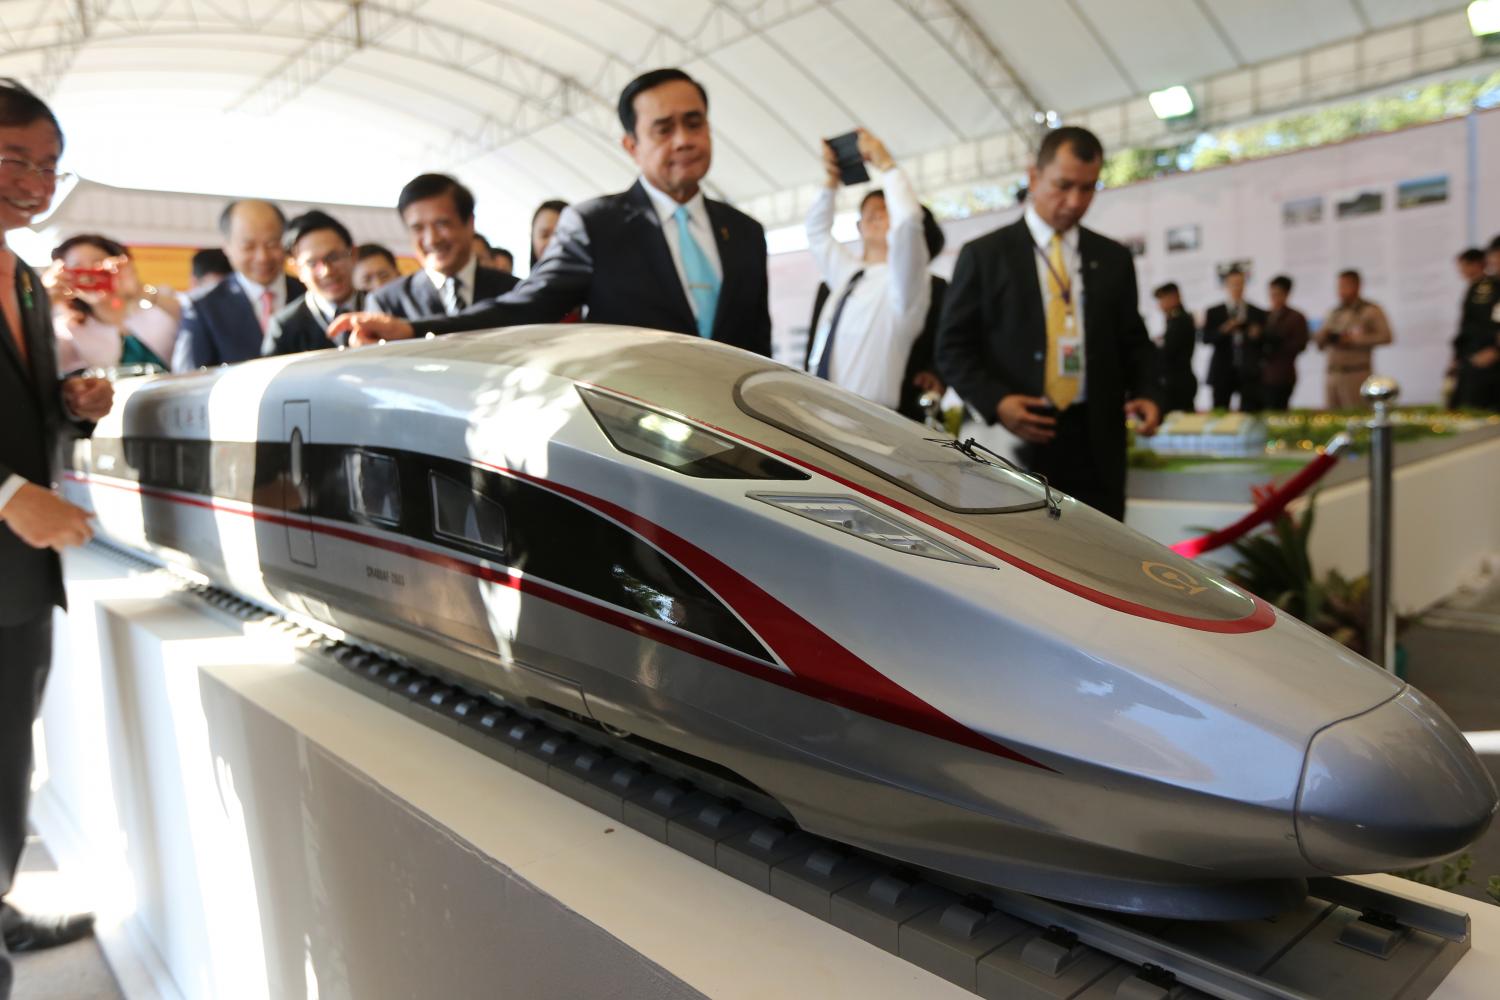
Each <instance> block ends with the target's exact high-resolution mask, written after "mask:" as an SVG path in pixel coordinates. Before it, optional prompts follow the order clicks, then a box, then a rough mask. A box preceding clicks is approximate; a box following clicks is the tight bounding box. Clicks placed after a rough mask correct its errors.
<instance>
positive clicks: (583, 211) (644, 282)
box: [334, 69, 771, 356]
mask: <svg viewBox="0 0 1500 1000" xmlns="http://www.w3.org/2000/svg"><path fill="white" fill-rule="evenodd" d="M619 114H620V124H621V125H622V126H623V127H624V129H625V135H624V137H623V138H622V140H621V144H622V145H623V146H624V148H625V151H626V152H627V153H629V154H630V157H631V158H632V159H633V160H635V163H636V165H637V166H638V167H639V168H640V171H641V178H640V180H638V181H637V182H636V183H635V184H634V185H633V186H631V188H630V189H629V190H628V191H623V192H621V193H619V194H612V195H606V196H604V197H602V198H595V199H593V200H592V201H588V202H584V203H582V204H579V205H573V206H570V207H568V208H565V209H564V210H563V212H562V215H561V216H560V217H559V219H558V223H557V230H556V232H555V233H554V234H553V236H552V241H551V243H550V244H549V245H548V247H547V252H546V254H545V255H544V256H543V257H542V259H541V260H540V261H538V262H537V265H536V268H535V269H534V270H533V271H532V273H531V275H530V276H529V277H528V278H527V279H526V280H525V281H523V282H522V283H521V284H519V285H517V286H516V287H515V289H513V290H512V291H510V292H507V293H506V294H505V295H502V296H500V297H499V298H497V299H492V300H490V301H488V302H481V303H476V304H475V305H473V306H472V307H470V308H469V309H468V310H466V311H465V312H464V313H463V314H462V315H460V316H454V317H449V318H431V319H422V320H418V321H416V322H406V321H402V320H395V319H389V318H384V317H373V316H370V315H369V314H367V313H360V314H355V315H354V316H352V317H348V318H346V317H340V318H339V320H338V321H337V322H336V323H335V324H334V330H335V332H339V331H342V330H344V329H350V330H352V331H353V336H352V338H351V341H352V342H353V343H356V344H360V343H370V342H373V341H376V340H381V339H385V340H390V339H399V338H402V337H410V336H412V335H413V334H414V333H427V332H434V333H451V332H455V331H459V330H479V329H485V328H487V327H494V326H511V325H514V324H518V323H555V322H557V321H559V320H561V319H562V318H563V317H564V316H566V315H567V314H568V313H569V312H571V311H572V310H574V309H576V308H578V307H579V306H582V307H584V308H585V309H586V310H587V315H586V316H585V320H586V321H587V322H591V323H617V324H621V325H626V326H643V327H650V328H653V329H657V330H669V331H673V332H676V333H682V334H686V335H688V336H693V337H703V338H705V339H711V340H716V341H719V342H720V343H725V344H732V345H734V346H735V347H742V348H744V349H745V350H748V351H754V352H756V353H758V354H764V355H767V356H769V355H770V353H771V314H770V309H769V306H768V299H767V284H766V234H765V230H764V229H762V228H761V225H760V223H758V222H756V221H755V220H754V219H752V218H750V217H749V216H748V215H745V214H744V213H743V212H739V211H737V210H735V209H733V208H730V207H729V206H728V205H725V204H723V203H722V202H718V201H713V200H710V199H708V198H706V197H704V195H703V191H702V188H701V186H700V185H701V182H702V180H703V178H704V176H705V175H706V174H707V173H708V168H709V164H710V162H711V160H712V157H713V143H712V139H711V136H710V133H709V127H708V97H707V95H706V94H705V92H704V90H703V88H702V86H700V85H699V84H698V83H697V82H696V81H695V80H693V79H692V78H691V77H689V76H688V75H687V74H686V73H684V72H682V71H681V70H677V69H659V70H653V71H651V72H650V73H646V74H643V75H642V76H639V77H637V78H636V79H634V80H632V81H631V82H630V83H629V84H627V85H626V86H625V89H624V90H623V91H622V92H621V94H620V105H619Z"/></svg>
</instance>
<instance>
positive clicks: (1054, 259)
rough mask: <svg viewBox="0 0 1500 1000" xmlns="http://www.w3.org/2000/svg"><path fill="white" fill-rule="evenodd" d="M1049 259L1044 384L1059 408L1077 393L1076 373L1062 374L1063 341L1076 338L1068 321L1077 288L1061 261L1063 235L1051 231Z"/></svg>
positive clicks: (1067, 404) (1053, 403)
mask: <svg viewBox="0 0 1500 1000" xmlns="http://www.w3.org/2000/svg"><path fill="white" fill-rule="evenodd" d="M1048 262H1049V264H1050V265H1051V266H1049V267H1048V268H1047V374H1046V380H1045V381H1044V383H1043V385H1044V387H1045V390H1046V393H1047V398H1048V399H1050V400H1052V405H1053V406H1055V407H1057V408H1058V410H1059V411H1061V410H1066V409H1067V408H1068V407H1069V406H1071V405H1073V400H1074V398H1075V397H1076V396H1077V395H1078V376H1077V375H1076V374H1068V375H1065V374H1063V371H1062V341H1063V340H1064V339H1065V338H1076V337H1077V336H1078V334H1077V333H1076V332H1075V331H1074V329H1073V326H1072V324H1070V323H1069V322H1068V318H1069V316H1071V315H1072V312H1073V302H1074V299H1073V297H1074V296H1075V295H1076V294H1077V290H1076V289H1075V288H1073V282H1072V279H1071V278H1069V277H1068V265H1067V264H1066V263H1065V262H1064V261H1063V248H1062V237H1061V236H1060V235H1058V234H1057V233H1053V234H1052V247H1051V253H1050V254H1049V255H1048ZM1063 281H1066V282H1067V284H1063ZM1075 349H1076V347H1075Z"/></svg>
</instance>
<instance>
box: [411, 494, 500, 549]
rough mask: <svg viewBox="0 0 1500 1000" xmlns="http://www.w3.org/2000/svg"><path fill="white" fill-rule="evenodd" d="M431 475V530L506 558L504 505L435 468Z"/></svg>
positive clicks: (444, 536) (441, 535)
mask: <svg viewBox="0 0 1500 1000" xmlns="http://www.w3.org/2000/svg"><path fill="white" fill-rule="evenodd" d="M428 478H429V479H430V481H431V483H432V530H433V531H434V532H436V533H437V534H438V535H439V536H440V537H442V538H448V539H452V540H453V541H456V542H463V543H464V544H465V545H468V546H471V547H473V548H475V549H479V550H481V551H483V552H484V553H485V554H487V555H493V556H496V557H497V558H499V559H504V558H505V541H506V530H505V508H503V507H501V506H500V505H499V504H498V503H496V502H495V501H493V500H491V499H490V498H489V497H487V496H485V495H484V494H483V493H480V492H479V491H477V490H475V489H473V488H471V487H470V486H468V485H466V484H464V483H460V482H458V481H457V480H454V479H449V478H448V477H447V476H440V475H438V474H437V473H436V472H433V473H430V474H429V477H428Z"/></svg>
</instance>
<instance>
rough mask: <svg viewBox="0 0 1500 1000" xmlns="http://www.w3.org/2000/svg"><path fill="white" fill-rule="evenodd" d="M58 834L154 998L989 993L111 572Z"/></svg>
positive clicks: (88, 611) (529, 999) (74, 707)
mask: <svg viewBox="0 0 1500 1000" xmlns="http://www.w3.org/2000/svg"><path fill="white" fill-rule="evenodd" d="M67 571H68V577H69V595H70V601H71V603H72V610H71V612H70V613H69V615H68V616H67V617H66V619H63V618H61V617H60V618H59V628H58V649H57V657H56V665H55V666H54V669H53V674H52V679H51V686H50V689H49V691H48V694H47V701H46V707H45V710H44V712H43V718H42V722H41V730H40V733H39V737H40V742H41V745H42V746H41V750H42V757H41V760H40V768H39V789H38V792H37V795H36V800H35V804H34V808H33V817H34V821H35V823H36V825H37V827H38V829H39V830H40V832H41V833H42V835H43V836H44V837H45V839H46V840H47V842H48V844H49V846H51V847H52V849H53V852H54V854H55V855H56V857H57V859H58V862H59V865H60V867H61V868H62V870H63V872H64V874H65V875H67V876H69V877H70V878H71V879H72V880H73V881H74V882H75V883H81V884H83V885H85V886H86V887H88V889H89V891H90V894H91V895H92V896H93V898H94V900H95V905H96V907H97V909H98V911H99V913H100V931H99V933H100V938H101V943H102V944H103V946H104V950H105V954H106V956H107V957H108V958H109V961H110V964H111V966H112V967H113V968H114V970H115V971H116V974H117V976H118V977H119V978H120V980H121V985H122V988H123V989H124V991H125V993H126V995H127V996H128V997H129V998H130V1000H144V998H156V997H163V998H173V1000H176V998H182V1000H198V998H204V1000H208V998H213V1000H226V998H234V1000H239V998H259V997H269V998H276V1000H284V998H296V1000H302V998H321V1000H329V998H341V997H353V998H358V1000H379V998H384V997H391V998H396V997H401V998H411V997H443V998H445V1000H459V998H467V997H476V998H478V997H486V998H490V997H502V996H503V997H517V998H526V1000H544V998H551V997H556V998H559V1000H562V998H567V1000H579V998H620V1000H625V998H652V1000H656V998H662V1000H669V998H671V1000H675V998H679V997H684V998H685V997H698V996H705V995H706V996H709V997H715V998H719V997H724V998H730V997H743V998H751V997H754V998H765V997H799V998H800V997H819V998H825V997H827V998H837V997H847V998H851V1000H853V998H885V997H888V998H898V997H901V998H906V997H954V998H960V997H971V996H972V995H971V994H969V993H966V992H965V991H963V990H960V989H958V988H957V987H955V986H952V985H950V984H948V983H946V982H944V981H943V980H940V979H938V978H936V977H934V976H932V975H930V974H929V973H927V972H924V971H922V970H920V969H918V968H916V967H914V966H912V965H910V964H908V963H906V962H903V961H901V960H899V959H897V958H895V957H894V956H892V955H889V954H887V953H885V952H883V951H880V950H879V949H877V948H874V947H873V946H871V945H868V944H865V943H864V942H862V941H859V940H857V939H855V938H853V937H851V936H850V935H848V934H846V933H845V932H843V931H840V930H838V929H836V928H834V927H832V926H830V925H828V924H826V923H823V922H822V921H819V920H817V919H815V918H813V917H810V916H808V915H806V914H804V913H802V912H801V911H799V910H796V909H794V908H793V907H791V906H788V905H786V904H785V903H782V902H780V901H778V900H776V899H774V898H772V897H770V896H767V895H764V894H762V893H760V892H757V891H756V890H754V889H751V888H750V887H748V886H746V885H743V884H741V883H739V882H736V881H734V880H733V879H731V878H729V877H728V876H725V875H722V874H720V873H718V872H716V871H713V870H711V869H709V868H706V867H705V866H703V865H702V864H700V863H699V862H697V861H694V860H692V859H690V858H688V857H687V856H685V855H683V854H680V853H678V852H677V851H675V850H672V849H670V848H668V847H666V846H665V845H663V844H660V843H657V842H656V841H653V840H651V839H650V838H648V837H645V836H643V835H641V834H638V833H636V832H635V831H633V830H630V829H628V828H626V827H624V826H623V825H622V824H619V823H617V822H614V821H611V820H609V819H608V818H607V817H605V816H603V815H601V814H599V813H597V812H594V811H592V810H590V809H588V808H586V807H584V806H582V805H579V804H577V803H575V802H573V801H572V800H570V799H568V798H565V797H564V796H562V795H560V794H558V793H557V792H554V791H552V790H551V789H549V788H547V787H545V786H544V785H541V784H539V783H537V782H534V781H532V780H531V779H529V778H527V777H525V776H523V775H521V774H520V773H518V772H516V771H514V770H511V769H509V768H507V767H505V766H503V765H501V764H498V763H496V762H494V761H492V760H490V759H489V758H487V757H484V756H482V755H481V754H479V753H476V752H475V751H473V750H471V749H469V748H467V747H465V746H463V745H461V744H459V743H458V742H456V741H454V740H451V739H449V738H447V737H445V736H443V735H441V734H439V733H437V732H435V731H434V730H431V729H429V728H427V727H425V726H423V725H421V724H420V723H417V722H414V721H412V720H410V719H408V718H406V717H404V716H402V715H399V714H397V713H396V712H394V711H392V710H391V709H389V708H386V707H385V706H384V705H383V704H381V703H379V702H377V701H376V700H374V699H371V698H368V697H365V696H363V695H361V694H359V693H357V692H355V691H353V690H351V689H349V688H347V687H345V686H343V685H341V684H339V683H337V682H335V681H333V680H330V679H328V678H327V677H324V676H322V675H321V674H319V673H317V672H316V671H314V670H311V669H309V668H307V667H306V666H302V665H297V664H295V663H294V662H292V661H293V658H294V657H295V655H296V647H295V643H294V642H293V641H292V640H291V639H289V638H288V636H287V634H286V633H284V632H277V631H275V630H274V629H264V628H260V627H257V626H252V625H241V624H239V623H237V622H234V621H232V620H229V619H226V618H221V617H220V616H218V615H216V614H213V613H210V612H208V611H207V610H205V609H204V608H202V607H201V606H197V605H195V604H193V603H191V602H190V601H189V600H187V599H184V598H180V597H174V596H171V595H167V596H163V595H162V593H161V584H160V583H159V582H155V583H153V580H155V578H153V577H146V576H141V575H138V574H132V573H130V572H129V571H128V570H126V569H124V568H123V567H122V566H121V565H120V564H118V563H115V562H114V561H112V560H109V559H107V558H104V557H101V556H99V555H96V554H92V553H89V552H82V553H70V554H69V555H68V557H67Z"/></svg>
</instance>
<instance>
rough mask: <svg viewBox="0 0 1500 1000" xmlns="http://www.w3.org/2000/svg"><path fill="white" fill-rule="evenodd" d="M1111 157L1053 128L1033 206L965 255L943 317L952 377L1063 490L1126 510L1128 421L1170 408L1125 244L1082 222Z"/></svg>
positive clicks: (944, 362) (1151, 421)
mask: <svg viewBox="0 0 1500 1000" xmlns="http://www.w3.org/2000/svg"><path fill="white" fill-rule="evenodd" d="M1103 166H1104V149H1103V147H1102V146H1101V145H1100V143H1099V140H1098V138H1096V137H1095V136H1094V134H1093V133H1092V132H1089V131H1088V130H1087V129H1082V128H1076V127H1071V126H1070V127H1064V128H1059V129H1056V130H1054V131H1052V132H1049V133H1048V134H1047V137H1046V139H1044V140H1043V141H1042V145H1041V148H1040V149H1039V150H1038V151H1037V156H1036V163H1035V164H1034V165H1033V166H1032V167H1031V168H1030V171H1029V186H1028V191H1029V195H1028V197H1027V200H1026V209H1025V212H1024V214H1023V216H1022V218H1021V219H1019V220H1018V221H1016V222H1014V223H1012V224H1011V225H1009V226H1006V227H1004V228H1002V229H999V230H997V231H995V232H993V233H990V234H988V235H986V236H981V237H980V238H979V239H977V240H975V241H973V242H972V243H969V244H968V245H966V246H965V247H964V248H963V250H962V251H960V253H959V255H958V263H957V265H956V266H955V267H954V271H953V281H952V284H951V285H950V286H949V290H948V294H947V297H946V299H945V301H944V304H943V319H942V323H941V325H940V326H939V329H938V344H937V363H938V370H939V373H940V374H941V375H942V377H943V379H944V380H945V381H946V382H947V383H948V384H949V385H951V386H953V387H954V388H955V389H956V390H957V391H958V394H959V395H960V396H962V397H963V399H964V401H965V402H966V403H968V404H969V405H970V406H971V407H973V408H974V409H975V410H977V411H978V412H979V414H980V415H981V416H982V417H983V418H984V419H985V420H986V421H988V422H989V423H992V424H993V423H996V422H999V423H1000V424H1002V425H1004V427H1005V428H1006V429H1007V430H1009V431H1010V432H1011V433H1012V434H1014V435H1016V436H1017V437H1018V438H1020V439H1021V442H1022V444H1021V447H1020V449H1019V451H1018V457H1019V458H1020V460H1021V462H1022V463H1023V464H1025V465H1026V466H1027V467H1028V468H1029V469H1031V470H1032V471H1033V472H1037V473H1040V474H1042V475H1045V476H1046V477H1047V478H1048V480H1049V481H1050V482H1051V483H1052V484H1053V485H1055V486H1057V487H1058V488H1060V489H1061V490H1062V491H1063V492H1065V493H1069V494H1072V495H1073V496H1074V497H1075V498H1076V499H1078V500H1080V501H1082V502H1083V503H1086V504H1089V505H1090V506H1092V507H1095V508H1097V509H1099V510H1100V511H1103V512H1104V513H1106V514H1108V515H1109V516H1111V517H1113V518H1115V519H1117V520H1124V517H1125V421H1126V419H1127V418H1134V419H1135V420H1136V421H1137V427H1136V433H1138V434H1143V435H1150V434H1154V433H1156V428H1157V425H1158V424H1159V423H1160V422H1161V402H1160V393H1161V379H1160V363H1159V359H1158V357H1157V352H1156V347H1155V345H1153V344H1152V343H1151V340H1150V338H1149V337H1148V336H1147V335H1146V325H1145V323H1144V322H1143V321H1142V320H1141V315H1140V311H1139V302H1138V298H1139V297H1138V294H1137V291H1136V278H1135V261H1134V258H1133V257H1132V256H1131V253H1130V250H1129V249H1128V248H1127V247H1124V246H1122V245H1121V244H1119V243H1116V242H1115V241H1113V240H1110V239H1107V238H1105V237H1103V236H1100V235H1099V234H1098V233H1095V232H1093V231H1091V230H1087V229H1083V228H1082V227H1081V226H1079V222H1080V221H1081V220H1082V219H1083V216H1084V213H1085V212H1087V211H1088V208H1089V204H1090V203H1091V202H1092V201H1093V198H1094V191H1095V189H1096V188H1097V187H1098V183H1099V171H1100V169H1101V168H1102V167H1103Z"/></svg>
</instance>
